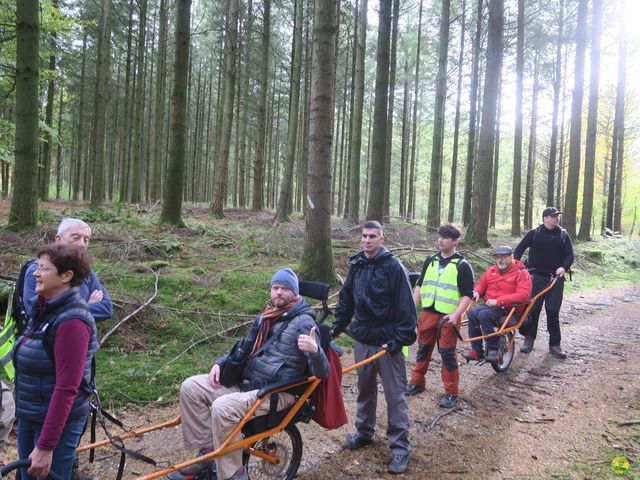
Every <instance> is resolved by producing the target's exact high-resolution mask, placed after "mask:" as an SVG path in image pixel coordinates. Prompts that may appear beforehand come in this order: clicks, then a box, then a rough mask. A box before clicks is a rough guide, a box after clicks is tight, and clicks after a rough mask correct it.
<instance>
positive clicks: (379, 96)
mask: <svg viewBox="0 0 640 480" xmlns="http://www.w3.org/2000/svg"><path fill="white" fill-rule="evenodd" d="M390 35H391V0H380V12H379V21H378V47H377V54H376V62H377V63H376V87H375V103H374V111H373V149H372V152H371V169H370V170H369V172H370V180H371V182H370V183H371V188H370V189H369V202H368V209H367V218H368V219H370V220H379V221H382V207H383V196H384V155H385V144H386V139H387V106H388V99H389V95H388V93H389V53H390V52H389V49H390V42H391V38H390Z"/></svg>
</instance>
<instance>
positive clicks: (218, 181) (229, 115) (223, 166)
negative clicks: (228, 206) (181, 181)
mask: <svg viewBox="0 0 640 480" xmlns="http://www.w3.org/2000/svg"><path fill="white" fill-rule="evenodd" d="M226 30H227V34H226V40H225V61H224V69H225V73H224V76H225V80H224V83H225V87H224V92H225V93H224V97H223V98H224V101H223V114H222V128H221V135H220V149H219V151H218V161H217V163H216V175H215V181H214V186H213V199H212V200H211V206H210V207H209V212H210V213H211V214H212V215H213V216H214V217H216V218H223V217H224V213H223V211H222V209H223V208H224V204H225V200H226V196H227V195H226V194H227V181H228V176H229V148H230V145H231V130H232V127H233V107H234V99H235V91H236V65H237V63H236V56H237V49H238V0H230V2H229V11H228V14H227V25H226Z"/></svg>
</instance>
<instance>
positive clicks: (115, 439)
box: [89, 389, 158, 480]
mask: <svg viewBox="0 0 640 480" xmlns="http://www.w3.org/2000/svg"><path fill="white" fill-rule="evenodd" d="M90 406H91V443H94V442H95V441H96V423H97V422H99V423H100V425H101V426H102V429H103V430H104V433H105V435H106V436H107V438H108V439H109V442H110V443H111V445H113V446H114V447H115V448H117V449H118V450H119V451H120V463H119V464H118V473H117V475H116V480H122V475H123V474H124V467H125V463H126V460H127V455H129V456H130V457H131V458H134V459H136V460H140V461H142V462H145V463H149V464H151V465H153V466H154V467H156V466H158V462H157V461H156V460H154V459H153V458H151V457H147V456H146V455H143V454H141V453H139V452H136V451H133V450H130V449H128V448H126V447H125V446H124V440H123V439H122V437H121V436H120V435H114V434H112V433H111V432H110V431H109V429H108V428H107V422H106V420H109V421H110V422H112V423H115V424H116V425H117V426H118V427H120V428H122V429H124V430H126V428H125V426H124V424H123V423H122V422H121V421H120V420H118V419H117V418H116V417H114V416H113V415H111V414H110V413H109V412H107V411H106V410H104V409H103V408H102V405H101V403H100V395H98V391H97V390H95V389H94V390H93V400H92V401H91V402H90ZM94 459H95V450H91V452H90V453H89V462H90V463H93V461H94Z"/></svg>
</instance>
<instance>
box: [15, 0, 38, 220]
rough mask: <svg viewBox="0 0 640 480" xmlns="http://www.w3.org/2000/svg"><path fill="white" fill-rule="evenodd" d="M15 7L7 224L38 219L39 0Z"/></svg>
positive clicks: (21, 1) (25, 0) (20, 1)
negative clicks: (13, 126) (13, 109)
mask: <svg viewBox="0 0 640 480" xmlns="http://www.w3.org/2000/svg"><path fill="white" fill-rule="evenodd" d="M16 3H17V7H16V80H15V81H16V87H15V88H16V91H15V96H16V136H15V159H16V165H15V168H14V171H13V193H12V195H13V197H12V200H11V211H10V213H9V227H10V228H13V229H21V228H28V227H34V226H36V224H37V222H38V189H37V187H38V75H39V68H38V62H39V38H38V37H39V32H40V25H39V16H38V15H39V12H38V6H39V2H38V1H37V0H17V2H16Z"/></svg>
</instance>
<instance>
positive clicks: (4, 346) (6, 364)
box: [0, 290, 16, 381]
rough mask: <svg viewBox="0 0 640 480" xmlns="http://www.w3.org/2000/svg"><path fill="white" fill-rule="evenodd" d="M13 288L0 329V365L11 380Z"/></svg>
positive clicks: (13, 371)
mask: <svg viewBox="0 0 640 480" xmlns="http://www.w3.org/2000/svg"><path fill="white" fill-rule="evenodd" d="M12 300H13V290H12V291H11V292H9V305H8V306H7V313H6V315H5V317H4V326H3V327H2V329H1V330H0V366H2V367H3V368H4V371H5V372H6V374H7V377H9V380H11V381H13V377H15V370H14V368H13V355H12V351H13V344H14V343H15V341H16V332H15V329H16V321H15V320H14V318H13V316H12V315H11V312H12V310H13V309H12V304H13V301H12Z"/></svg>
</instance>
